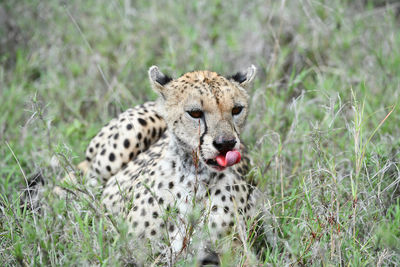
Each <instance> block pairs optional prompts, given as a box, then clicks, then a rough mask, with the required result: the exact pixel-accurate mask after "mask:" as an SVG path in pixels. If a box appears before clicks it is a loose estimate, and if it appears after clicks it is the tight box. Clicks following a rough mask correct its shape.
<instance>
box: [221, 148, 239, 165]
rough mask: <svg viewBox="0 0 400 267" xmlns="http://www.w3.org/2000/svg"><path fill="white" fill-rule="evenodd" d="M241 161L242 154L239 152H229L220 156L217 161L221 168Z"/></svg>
mask: <svg viewBox="0 0 400 267" xmlns="http://www.w3.org/2000/svg"><path fill="white" fill-rule="evenodd" d="M240 159H241V156H240V152H239V151H237V150H233V151H228V152H227V153H226V155H225V156H224V155H218V156H217V158H216V160H217V163H218V164H219V166H221V167H229V166H232V165H234V164H236V163H239V162H240Z"/></svg>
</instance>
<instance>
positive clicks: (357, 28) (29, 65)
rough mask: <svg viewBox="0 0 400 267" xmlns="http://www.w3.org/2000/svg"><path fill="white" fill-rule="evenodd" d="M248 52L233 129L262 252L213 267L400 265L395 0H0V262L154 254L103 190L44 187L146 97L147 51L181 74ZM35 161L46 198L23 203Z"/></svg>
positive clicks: (399, 36)
mask: <svg viewBox="0 0 400 267" xmlns="http://www.w3.org/2000/svg"><path fill="white" fill-rule="evenodd" d="M251 63H253V64H255V65H256V66H257V67H258V75H257V78H256V81H255V84H254V87H253V89H252V90H251V92H250V94H251V98H250V102H251V112H250V116H249V119H248V123H247V127H246V129H245V132H244V133H243V139H244V141H245V142H246V143H247V144H248V145H249V148H250V155H251V158H252V160H253V164H252V170H251V173H250V174H249V175H250V177H251V178H252V179H254V180H255V181H257V182H258V184H259V189H260V192H261V196H262V198H261V199H260V205H259V211H260V222H262V228H263V229H262V231H260V232H259V234H258V235H257V236H254V235H253V233H249V235H251V236H250V238H249V242H248V244H247V245H248V246H249V247H253V251H254V252H253V253H254V255H257V257H253V256H254V255H253V256H251V255H249V254H251V253H248V252H247V253H246V251H245V250H244V249H243V251H241V250H239V251H236V252H235V253H236V256H234V257H231V256H230V255H224V256H223V257H222V261H223V265H224V266H236V265H243V266H256V265H259V266H264V265H275V266H281V265H307V266H308V265H316V266H319V265H324V266H338V265H342V266H347V265H352V266H365V265H368V266H369V265H377V266H381V265H398V264H400V5H399V4H397V3H396V2H395V1H383V0H382V1H367V0H365V1H364V0H355V1H339V0H334V1H314V0H311V1H309V0H303V1H272V0H269V1H263V0H255V1H244V0H243V1H242V0H234V1H219V0H216V1H183V0H176V1H168V2H167V1H144V0H137V1H129V0H128V1H123V0H111V1H107V0H98V1H94V0H88V1H77V0H73V1H39V0H32V1H27V0H26V1H23V0H20V1H7V2H5V1H2V2H0V102H1V105H0V139H1V143H0V155H1V158H0V211H1V212H0V265H1V266H6V265H17V264H20V265H109V266H114V265H129V264H131V263H133V262H134V260H135V259H137V258H138V257H147V263H148V264H149V265H150V264H152V263H153V264H154V265H157V264H160V263H157V259H154V258H153V257H152V255H151V254H140V253H139V252H138V253H136V252H135V253H133V252H132V246H135V245H134V244H132V242H133V241H132V240H130V239H129V238H127V236H126V235H124V231H126V227H125V225H124V223H123V222H118V223H117V225H113V224H112V223H111V222H110V220H108V218H107V217H105V216H104V214H102V213H99V212H98V209H100V207H99V206H98V201H99V196H98V195H96V196H94V197H93V199H90V198H89V197H88V196H86V197H85V196H82V197H78V199H75V200H73V199H59V198H57V197H56V196H54V195H53V194H52V191H51V189H52V188H53V187H54V185H55V184H57V183H59V180H60V177H62V176H64V175H65V173H66V171H67V170H68V169H70V168H71V164H77V163H79V162H80V161H81V160H82V159H83V158H84V154H83V152H84V150H85V148H86V146H87V144H88V143H89V141H90V139H91V137H93V136H94V135H95V134H96V133H97V131H98V130H99V129H100V128H101V126H102V125H103V124H105V123H106V122H108V121H109V120H110V119H111V118H113V117H114V116H116V115H117V114H118V113H120V112H121V111H124V110H126V109H127V108H129V107H132V106H134V105H136V104H138V103H142V102H144V101H146V100H151V99H155V97H156V95H155V93H153V92H152V90H151V89H150V86H149V83H148V78H147V69H148V68H149V67H150V66H151V65H154V64H155V65H158V66H159V67H160V68H161V70H162V71H163V72H165V73H169V74H171V75H173V76H175V77H176V76H178V75H180V74H182V73H184V72H186V71H190V70H194V69H211V70H215V71H217V72H219V73H223V74H232V73H234V72H236V71H237V70H240V69H241V68H243V67H247V66H248V65H250V64H251ZM38 172H40V173H41V174H42V176H43V177H44V178H45V182H46V184H45V186H44V192H43V196H42V197H41V202H43V203H48V205H46V206H43V208H42V209H41V210H40V211H35V212H32V211H31V210H29V209H23V210H21V209H20V206H19V204H20V196H21V192H23V189H24V188H26V178H27V177H30V176H32V175H33V174H35V173H38ZM232 254H234V253H233V252H232ZM77 263H79V264H77ZM176 264H177V265H182V266H186V265H187V266H192V265H193V263H187V262H186V263H185V260H182V261H181V262H178V263H176Z"/></svg>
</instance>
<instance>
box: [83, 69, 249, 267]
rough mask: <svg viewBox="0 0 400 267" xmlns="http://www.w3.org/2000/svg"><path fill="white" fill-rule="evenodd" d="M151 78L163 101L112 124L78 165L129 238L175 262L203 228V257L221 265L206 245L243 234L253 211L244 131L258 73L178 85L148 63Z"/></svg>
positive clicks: (205, 74) (204, 76) (190, 79)
mask: <svg viewBox="0 0 400 267" xmlns="http://www.w3.org/2000/svg"><path fill="white" fill-rule="evenodd" d="M148 74H149V80H150V83H151V86H152V88H153V90H155V91H156V92H157V93H158V95H159V98H158V99H157V100H156V101H155V102H147V103H145V104H143V105H140V106H137V107H135V108H132V109H128V110H127V111H125V112H124V113H122V114H120V115H119V116H118V117H117V118H115V119H113V120H111V121H110V122H109V123H108V124H106V125H105V126H104V127H103V128H102V129H101V130H100V132H99V133H98V134H97V135H96V136H95V137H94V138H93V139H92V140H91V142H90V143H89V146H88V148H87V150H86V159H85V161H84V162H83V163H81V164H80V165H79V167H80V169H82V170H83V171H84V173H85V174H86V175H88V177H92V178H93V179H95V180H96V181H98V182H99V183H100V184H103V192H102V204H103V205H104V206H105V208H106V210H107V211H108V212H109V213H110V214H113V215H116V216H120V217H123V218H124V220H125V221H126V222H127V224H128V227H129V230H128V232H129V233H130V234H132V235H134V236H136V237H137V238H140V239H145V240H149V242H151V244H152V245H153V246H154V247H157V246H159V247H160V251H161V250H162V248H161V246H162V245H160V244H161V243H163V244H164V243H167V244H168V247H169V251H170V252H169V253H170V254H171V255H170V256H172V257H178V256H179V254H180V253H181V252H182V251H183V250H184V249H185V248H186V247H187V243H188V238H187V236H188V233H189V232H191V231H192V232H193V231H201V230H200V229H206V230H207V233H205V234H204V239H205V240H202V241H201V245H200V247H199V251H201V252H199V255H202V256H199V260H200V262H201V263H202V264H209V263H213V264H216V265H218V262H219V260H218V258H217V257H215V254H214V253H210V252H209V251H210V249H209V248H210V246H212V244H215V242H216V241H217V240H218V239H220V238H222V237H223V236H225V235H226V234H228V233H230V232H231V231H232V229H233V228H234V227H241V228H242V229H245V227H246V220H248V218H249V217H252V216H253V213H254V201H255V200H254V196H253V189H252V186H251V185H249V184H248V183H247V182H246V180H245V179H244V178H243V177H244V173H245V172H246V169H245V168H246V165H247V163H246V162H247V161H246V160H242V159H241V158H242V153H243V145H242V143H241V141H240V139H239V135H240V132H241V129H242V128H243V126H244V124H245V121H246V117H247V113H248V94H247V92H246V89H248V88H249V87H250V85H251V83H252V81H253V79H254V77H255V74H256V68H255V67H254V65H252V66H251V67H249V68H247V69H246V70H245V71H241V72H238V73H236V74H235V75H233V76H230V77H224V76H221V75H219V74H217V73H215V72H211V71H194V72H189V73H186V74H184V75H182V76H181V77H179V78H176V79H172V78H170V77H169V76H167V75H165V74H163V73H162V72H161V71H160V70H159V68H158V67H157V66H152V67H151V68H150V69H149V71H148ZM196 212H197V213H198V214H200V216H197V217H196V216H195V214H196ZM160 241H164V242H160ZM189 242H190V240H189ZM207 251H208V252H207ZM210 255H214V256H210ZM201 257H203V258H201Z"/></svg>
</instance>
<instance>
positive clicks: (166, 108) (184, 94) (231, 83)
mask: <svg viewBox="0 0 400 267" xmlns="http://www.w3.org/2000/svg"><path fill="white" fill-rule="evenodd" d="M255 74H256V68H255V67H254V65H252V66H251V67H249V68H248V69H247V70H246V71H242V72H238V73H236V74H235V75H233V76H231V77H229V78H225V77H223V76H221V75H218V74H217V73H215V72H211V71H195V72H189V73H186V74H184V75H182V76H181V77H179V78H177V79H171V78H169V77H168V76H166V75H164V74H163V73H162V72H161V71H160V70H159V69H158V67H156V66H152V67H151V68H150V69H149V77H150V82H151V84H152V87H153V89H154V90H155V91H157V92H158V93H159V94H160V96H161V97H160V102H161V110H160V113H161V114H160V115H162V116H163V118H164V119H165V121H166V123H167V125H168V129H169V131H170V132H171V133H172V135H173V137H174V138H175V140H176V142H177V144H178V145H179V146H180V148H181V149H183V150H184V151H186V152H189V153H192V152H193V151H197V152H198V155H199V158H200V161H201V162H202V163H204V164H205V165H206V166H208V167H209V168H212V169H216V170H219V171H222V170H224V169H225V167H227V166H230V165H233V164H235V163H237V162H238V161H240V153H239V152H238V150H239V148H240V139H239V134H240V132H241V129H242V127H243V126H244V123H245V121H246V117H247V111H248V95H247V92H246V88H248V87H249V86H250V84H251V82H252V81H253V79H254V76H255ZM221 160H226V161H225V164H224V163H221V162H222V161H221ZM226 162H228V163H226Z"/></svg>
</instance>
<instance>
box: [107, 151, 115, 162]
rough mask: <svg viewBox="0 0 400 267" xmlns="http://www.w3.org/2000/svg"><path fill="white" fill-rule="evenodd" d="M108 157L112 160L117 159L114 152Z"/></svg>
mask: <svg viewBox="0 0 400 267" xmlns="http://www.w3.org/2000/svg"><path fill="white" fill-rule="evenodd" d="M108 159H109V160H110V161H114V160H115V155H114V153H112V152H111V153H110V155H109V156H108Z"/></svg>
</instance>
